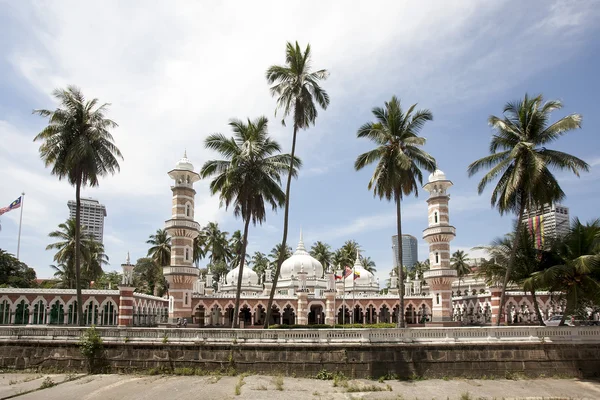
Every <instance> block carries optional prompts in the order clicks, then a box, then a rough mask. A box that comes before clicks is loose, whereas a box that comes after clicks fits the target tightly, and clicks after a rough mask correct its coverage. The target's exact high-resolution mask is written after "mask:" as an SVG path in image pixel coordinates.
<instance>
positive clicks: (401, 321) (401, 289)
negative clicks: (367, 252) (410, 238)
mask: <svg viewBox="0 0 600 400" xmlns="http://www.w3.org/2000/svg"><path fill="white" fill-rule="evenodd" d="M400 193H401V192H400V189H398V193H397V194H396V224H397V229H398V279H400V285H399V289H398V297H399V298H400V305H399V308H398V327H399V328H404V327H405V324H404V268H402V213H401V206H400V203H401V200H402V198H401V197H400Z"/></svg>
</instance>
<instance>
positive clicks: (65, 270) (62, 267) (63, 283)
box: [50, 262, 75, 289]
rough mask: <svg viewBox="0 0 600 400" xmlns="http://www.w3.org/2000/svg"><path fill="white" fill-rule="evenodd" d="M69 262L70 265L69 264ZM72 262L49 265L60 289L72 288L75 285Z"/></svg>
mask: <svg viewBox="0 0 600 400" xmlns="http://www.w3.org/2000/svg"><path fill="white" fill-rule="evenodd" d="M69 264H71V265H69ZM72 264H73V263H72V262H70V263H68V264H65V263H59V264H56V265H50V268H52V269H53V270H54V277H55V278H56V279H57V280H58V283H57V285H56V287H58V288H61V289H73V288H74V287H75V270H74V268H73V267H72Z"/></svg>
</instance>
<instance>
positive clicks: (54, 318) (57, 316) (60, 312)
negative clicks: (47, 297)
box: [50, 300, 65, 325]
mask: <svg viewBox="0 0 600 400" xmlns="http://www.w3.org/2000/svg"><path fill="white" fill-rule="evenodd" d="M64 323H65V308H64V307H63V305H62V303H61V302H60V301H59V300H56V301H55V302H54V303H52V307H51V308H50V325H63V324H64Z"/></svg>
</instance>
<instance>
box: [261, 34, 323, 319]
mask: <svg viewBox="0 0 600 400" xmlns="http://www.w3.org/2000/svg"><path fill="white" fill-rule="evenodd" d="M328 75H329V73H328V72H327V70H324V69H322V70H318V71H314V72H311V50H310V44H308V45H306V49H305V50H304V51H302V49H301V48H300V45H299V44H298V42H296V44H295V45H294V44H292V43H290V42H288V43H287V44H286V52H285V65H272V66H271V67H269V69H267V72H266V78H267V82H268V83H269V84H270V85H272V84H273V86H271V89H270V90H271V95H272V96H278V97H277V109H276V110H281V111H282V114H283V118H282V123H283V124H284V125H285V122H284V121H285V118H286V117H287V116H289V115H290V114H292V118H293V121H294V133H293V136H292V151H291V153H290V154H291V158H290V165H289V169H288V177H287V184H286V187H285V211H284V216H283V237H282V239H281V247H282V248H283V247H285V246H287V234H288V219H289V209H290V186H291V183H292V175H294V174H293V171H294V165H293V164H292V160H294V159H295V157H296V136H297V134H298V131H299V130H300V129H308V127H309V126H310V125H314V124H315V120H316V119H317V115H318V110H317V104H318V105H319V107H321V108H322V109H323V110H325V109H327V106H328V105H329V95H328V94H327V92H326V91H325V90H324V89H323V88H322V87H321V86H320V84H319V81H321V80H325V79H327V77H328ZM315 103H316V104H315ZM275 114H277V111H275ZM280 256H283V253H282V254H280ZM283 260H284V259H283V258H282V257H280V258H279V259H278V260H277V267H276V270H275V278H274V280H273V287H272V288H271V293H270V294H269V302H268V304H267V315H266V318H265V327H268V326H269V321H270V320H271V307H272V306H273V297H274V296H275V290H276V288H277V281H278V279H279V273H280V271H281V264H282V263H283Z"/></svg>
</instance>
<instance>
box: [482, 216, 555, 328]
mask: <svg viewBox="0 0 600 400" xmlns="http://www.w3.org/2000/svg"><path fill="white" fill-rule="evenodd" d="M514 235H515V233H514V232H513V233H510V234H508V235H505V236H504V237H503V238H497V239H494V240H493V241H492V244H491V245H489V246H479V247H475V249H482V250H485V251H487V253H488V255H489V256H490V260H489V261H486V262H484V263H482V264H481V265H480V266H479V269H478V271H477V275H476V276H477V277H480V278H484V279H485V281H486V283H487V284H488V285H489V286H496V285H498V284H499V283H500V282H502V281H503V280H504V277H505V276H506V270H507V268H508V262H509V260H510V255H511V253H512V247H513V245H514V244H513V242H514ZM552 258H553V257H552V255H551V254H549V252H547V251H543V250H540V249H538V248H537V247H536V244H535V239H534V236H533V235H531V233H530V232H529V230H528V229H527V228H525V227H521V229H520V230H519V237H518V244H517V251H516V253H515V259H514V265H513V268H512V269H511V273H510V276H509V279H508V284H509V285H510V284H514V285H519V286H521V287H523V290H525V291H528V292H530V293H531V298H532V303H533V308H534V310H535V313H536V315H537V319H538V322H539V324H540V325H541V326H544V325H545V324H544V318H543V316H542V313H541V312H540V307H539V305H538V302H537V294H536V290H537V289H538V288H540V287H541V286H542V285H543V284H542V282H541V280H540V279H537V278H536V276H537V272H538V271H542V270H544V269H545V268H546V266H547V265H546V264H548V262H549V260H551V259H552Z"/></svg>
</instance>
